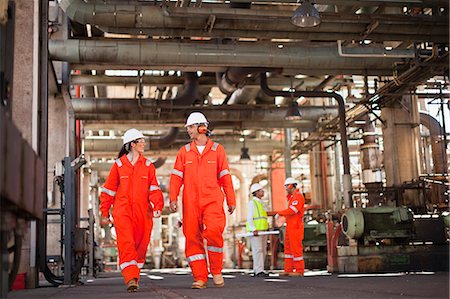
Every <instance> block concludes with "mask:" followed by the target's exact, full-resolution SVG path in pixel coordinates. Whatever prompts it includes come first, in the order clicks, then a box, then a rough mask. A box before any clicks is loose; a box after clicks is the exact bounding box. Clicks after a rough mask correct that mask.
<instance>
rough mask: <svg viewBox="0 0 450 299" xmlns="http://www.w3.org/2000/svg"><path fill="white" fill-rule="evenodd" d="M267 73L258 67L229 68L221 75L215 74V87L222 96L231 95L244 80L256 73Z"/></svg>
mask: <svg viewBox="0 0 450 299" xmlns="http://www.w3.org/2000/svg"><path fill="white" fill-rule="evenodd" d="M269 71H271V70H268V69H267V68H260V67H229V68H227V70H226V71H225V73H223V74H220V73H216V79H217V86H218V87H219V89H220V91H221V92H222V93H223V94H226V95H231V94H232V93H233V92H234V91H236V90H237V89H238V88H240V87H242V85H243V82H244V80H245V79H246V78H248V77H251V76H252V75H253V74H256V73H261V72H269Z"/></svg>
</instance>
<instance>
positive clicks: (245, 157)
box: [241, 147, 251, 160]
mask: <svg viewBox="0 0 450 299" xmlns="http://www.w3.org/2000/svg"><path fill="white" fill-rule="evenodd" d="M241 160H251V159H250V155H249V154H248V147H241Z"/></svg>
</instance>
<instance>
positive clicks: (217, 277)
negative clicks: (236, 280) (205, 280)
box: [213, 274, 225, 288]
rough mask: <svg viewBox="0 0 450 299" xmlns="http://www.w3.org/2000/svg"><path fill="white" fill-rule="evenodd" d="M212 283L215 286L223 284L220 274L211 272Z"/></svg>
mask: <svg viewBox="0 0 450 299" xmlns="http://www.w3.org/2000/svg"><path fill="white" fill-rule="evenodd" d="M213 284H214V286H215V287H216V288H221V287H223V286H224V285H225V280H224V279H223V276H222V274H213Z"/></svg>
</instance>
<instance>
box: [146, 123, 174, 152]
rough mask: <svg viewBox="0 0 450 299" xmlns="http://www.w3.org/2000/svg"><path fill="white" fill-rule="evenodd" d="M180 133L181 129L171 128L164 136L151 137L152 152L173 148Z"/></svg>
mask: <svg viewBox="0 0 450 299" xmlns="http://www.w3.org/2000/svg"><path fill="white" fill-rule="evenodd" d="M179 131H180V129H179V128H178V127H171V128H170V130H169V132H168V133H167V134H166V135H164V136H158V137H153V136H151V137H150V138H149V140H148V142H149V144H150V150H155V149H161V148H167V147H169V146H171V145H172V144H173V143H174V142H175V141H176V140H177V136H178V132H179Z"/></svg>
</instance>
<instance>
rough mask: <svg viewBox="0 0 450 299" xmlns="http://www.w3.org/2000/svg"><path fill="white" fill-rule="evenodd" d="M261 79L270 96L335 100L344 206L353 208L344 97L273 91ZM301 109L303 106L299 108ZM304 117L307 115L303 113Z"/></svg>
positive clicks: (306, 92)
mask: <svg viewBox="0 0 450 299" xmlns="http://www.w3.org/2000/svg"><path fill="white" fill-rule="evenodd" d="M260 78H261V89H262V91H263V92H265V93H266V94H268V95H270V96H274V97H276V96H282V97H296V98H298V97H305V98H334V99H335V100H336V101H337V103H338V111H339V116H338V117H339V133H340V135H341V146H342V160H343V164H344V177H343V185H344V186H343V187H344V194H343V197H344V205H345V207H346V208H350V207H351V194H352V181H351V175H350V155H349V150H348V142H347V125H346V122H345V102H344V99H343V98H342V96H341V95H340V94H338V93H336V92H326V91H307V90H295V91H284V90H273V89H270V88H269V86H268V84H267V76H266V73H261V74H260ZM299 108H301V106H300V107H299ZM302 117H305V114H303V113H302Z"/></svg>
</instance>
